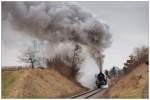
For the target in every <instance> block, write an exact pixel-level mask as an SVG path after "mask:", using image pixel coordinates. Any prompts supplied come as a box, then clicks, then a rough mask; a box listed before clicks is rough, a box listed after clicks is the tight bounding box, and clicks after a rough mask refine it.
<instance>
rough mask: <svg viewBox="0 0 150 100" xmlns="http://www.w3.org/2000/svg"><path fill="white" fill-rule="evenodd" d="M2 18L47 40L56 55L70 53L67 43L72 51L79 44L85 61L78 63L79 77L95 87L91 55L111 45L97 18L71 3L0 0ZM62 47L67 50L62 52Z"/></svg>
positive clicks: (35, 36) (107, 34)
mask: <svg viewBox="0 0 150 100" xmlns="http://www.w3.org/2000/svg"><path fill="white" fill-rule="evenodd" d="M2 20H3V21H4V20H7V21H8V22H9V23H10V24H11V25H12V27H13V29H14V30H16V31H22V33H20V34H23V33H24V34H27V35H29V36H31V37H34V38H38V39H39V40H42V41H43V40H44V41H48V44H49V45H50V48H51V47H52V45H56V50H54V51H55V52H56V54H59V53H60V52H61V53H60V54H63V56H64V54H66V55H69V53H68V52H67V51H66V49H67V47H66V46H68V48H70V51H72V50H73V49H72V48H74V47H73V46H74V45H75V44H80V45H82V47H83V50H82V56H83V57H84V58H85V62H84V63H83V64H81V65H80V66H82V67H80V66H79V67H80V70H79V72H81V73H83V75H82V76H83V77H78V80H79V82H81V83H82V84H83V85H84V86H86V87H89V88H93V87H94V85H92V84H93V82H94V83H95V81H94V80H95V79H94V74H95V73H98V72H99V70H98V66H97V64H96V61H95V60H94V59H93V57H95V53H96V52H97V51H98V52H99V53H100V55H103V50H104V49H105V48H106V47H108V46H109V45H110V44H111V34H110V32H109V27H108V26H107V25H106V24H105V23H102V22H101V21H100V20H99V19H98V18H97V17H94V16H93V15H92V14H91V13H89V12H87V11H86V10H85V9H83V8H81V7H80V5H78V4H76V3H71V2H2ZM60 43H61V45H62V46H60V47H61V48H60V47H59V44H60ZM66 43H67V44H66ZM68 43H70V44H68ZM57 45H58V47H57ZM58 48H59V49H58ZM62 48H65V49H64V51H66V53H64V52H63V53H62V51H63V49H62ZM67 50H69V49H67ZM52 51H53V50H51V52H52ZM58 52H59V53H58ZM54 54H55V53H54V52H53V53H52V55H54ZM54 56H55V55H54ZM101 60H102V58H101ZM87 72H89V73H87ZM87 77H88V78H87ZM87 79H89V80H90V81H89V80H87Z"/></svg>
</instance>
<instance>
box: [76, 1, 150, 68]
mask: <svg viewBox="0 0 150 100" xmlns="http://www.w3.org/2000/svg"><path fill="white" fill-rule="evenodd" d="M79 4H81V5H82V6H83V7H85V8H87V9H88V10H89V11H91V12H92V13H94V14H95V15H96V16H98V17H99V18H100V19H102V20H104V21H105V22H106V23H107V24H108V25H109V27H110V31H111V33H112V38H113V41H112V45H111V47H110V48H108V49H106V51H105V54H106V57H105V60H104V67H105V68H111V67H112V66H118V67H122V66H123V64H124V62H125V61H126V60H127V59H128V56H129V55H130V54H131V53H132V52H133V49H134V48H135V47H140V46H142V45H146V46H148V35H149V31H148V29H149V26H148V22H149V14H148V2H141V1H140V2H136V1H135V2H131V1H130V2H129V1H128V2H127V1H126V2H102V1H101V2H79ZM105 68H104V69H105Z"/></svg>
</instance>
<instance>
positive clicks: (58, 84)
mask: <svg viewBox="0 0 150 100" xmlns="http://www.w3.org/2000/svg"><path fill="white" fill-rule="evenodd" d="M12 76H15V77H17V78H15V80H14V81H13V82H11V83H9V82H8V81H9V79H10V78H12ZM2 82H3V84H6V83H9V86H5V87H2V88H3V89H2V90H3V91H2V92H3V93H5V94H3V93H2V97H3V98H58V97H66V96H68V95H71V94H74V93H77V92H80V91H83V90H84V89H83V88H81V87H80V86H79V85H77V84H75V83H74V82H72V81H70V80H68V79H67V78H65V77H64V76H62V75H61V74H59V73H58V72H57V71H56V70H53V69H28V70H23V71H20V70H18V71H4V72H3V73H2Z"/></svg>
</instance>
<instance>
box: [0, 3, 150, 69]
mask: <svg viewBox="0 0 150 100" xmlns="http://www.w3.org/2000/svg"><path fill="white" fill-rule="evenodd" d="M78 3H79V4H80V5H82V7H84V8H85V9H87V10H88V11H90V12H91V13H93V14H95V15H96V16H97V17H98V18H100V19H101V20H103V21H105V22H106V23H107V24H108V25H109V27H110V31H111V33H112V45H111V46H110V47H109V48H107V49H106V50H105V52H104V53H105V55H106V57H105V59H104V69H106V68H108V69H109V68H111V67H112V66H118V67H122V66H123V64H124V62H125V61H126V60H127V59H128V56H129V55H130V54H131V53H132V51H133V49H134V48H135V47H140V46H142V45H147V46H148V34H149V33H148V22H149V21H148V19H149V16H148V2H131V1H130V2H112V1H111V2H102V1H99V2H98V1H97V2H78ZM4 28H5V26H3V29H2V30H4ZM11 33H13V32H9V34H11ZM6 35H7V34H5V36H6ZM8 38H9V37H8ZM2 39H3V36H2ZM24 40H25V39H24ZM26 40H27V39H26ZM11 41H15V40H11V37H10V39H9V41H8V42H11ZM8 44H9V43H8ZM8 51H9V52H8ZM17 52H18V51H17V50H15V49H14V50H12V49H11V51H10V49H9V48H5V46H4V45H2V65H6V63H9V64H10V65H11V64H12V65H13V64H14V65H15V64H16V63H17V62H15V61H16V59H17V58H16V57H14V56H12V55H13V54H14V53H16V54H17ZM8 61H9V62H8Z"/></svg>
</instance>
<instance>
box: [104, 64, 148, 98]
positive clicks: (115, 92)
mask: <svg viewBox="0 0 150 100" xmlns="http://www.w3.org/2000/svg"><path fill="white" fill-rule="evenodd" d="M104 95H105V97H106V98H148V66H147V65H145V64H142V65H139V66H137V67H136V68H135V69H134V70H133V71H132V72H130V73H129V74H128V75H126V76H125V77H123V78H122V79H120V80H119V81H118V82H117V84H116V85H114V86H113V87H112V88H110V89H108V91H107V92H106V93H105V94H104Z"/></svg>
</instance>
